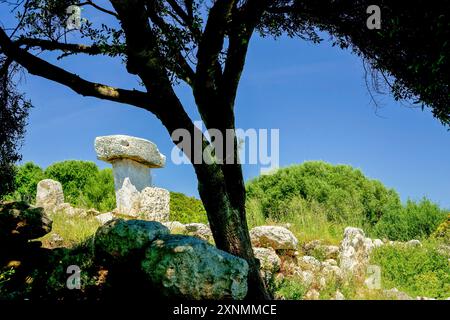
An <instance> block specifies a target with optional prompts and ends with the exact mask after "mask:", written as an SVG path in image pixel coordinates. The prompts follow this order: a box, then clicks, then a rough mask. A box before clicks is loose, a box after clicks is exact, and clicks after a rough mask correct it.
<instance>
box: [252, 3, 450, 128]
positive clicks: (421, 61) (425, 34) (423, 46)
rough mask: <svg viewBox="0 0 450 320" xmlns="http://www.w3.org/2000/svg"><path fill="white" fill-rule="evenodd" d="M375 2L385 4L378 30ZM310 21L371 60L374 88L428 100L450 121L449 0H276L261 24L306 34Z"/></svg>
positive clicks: (264, 28) (267, 30)
mask: <svg viewBox="0 0 450 320" xmlns="http://www.w3.org/2000/svg"><path fill="white" fill-rule="evenodd" d="M370 5H378V6H379V7H380V9H381V29H379V30H377V29H375V30H371V29H369V28H368V27H367V25H366V22H367V19H368V18H369V16H370V14H367V13H366V10H367V8H368V7H369V6H370ZM311 26H313V27H317V29H318V30H320V31H325V32H328V33H330V34H331V35H332V37H333V41H334V44H335V45H337V46H340V47H341V48H348V47H350V48H351V49H352V50H353V51H354V52H355V53H356V54H358V55H360V56H362V57H363V59H364V60H365V61H366V62H368V63H369V68H370V69H371V70H370V71H371V72H370V73H368V75H369V76H370V77H372V79H371V80H373V86H372V87H373V89H375V91H377V92H379V91H383V90H382V88H383V85H384V87H386V88H387V89H389V90H390V91H391V92H392V94H393V96H394V98H395V99H397V100H399V99H407V100H409V101H411V102H413V103H414V104H417V105H419V106H422V107H423V106H424V105H427V106H429V107H430V108H431V110H432V112H433V114H434V116H435V117H436V118H438V119H439V120H440V121H441V122H442V123H443V124H445V125H447V126H449V125H450V92H449V83H450V73H449V72H448V70H450V56H449V52H450V40H449V39H450V14H449V10H448V2H447V1H432V2H430V1H422V0H413V1H408V3H407V4H405V3H404V2H402V1H392V0H379V1H376V2H374V1H370V0H337V1H336V0H295V1H289V2H288V1H284V0H282V1H273V2H272V5H271V9H269V10H267V12H266V14H265V15H264V17H263V19H262V22H261V24H260V26H259V27H260V31H261V32H262V33H263V34H270V35H275V36H277V35H280V34H283V33H287V34H288V35H290V36H301V34H304V33H305V30H310V29H309V28H310V27H311ZM313 39H314V37H313ZM380 88H381V89H380Z"/></svg>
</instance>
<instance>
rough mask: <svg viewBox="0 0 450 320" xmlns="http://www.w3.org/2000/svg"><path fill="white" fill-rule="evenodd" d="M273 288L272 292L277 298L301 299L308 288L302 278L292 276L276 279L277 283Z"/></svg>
mask: <svg viewBox="0 0 450 320" xmlns="http://www.w3.org/2000/svg"><path fill="white" fill-rule="evenodd" d="M272 290H273V291H272V294H273V295H274V296H275V298H276V299H283V300H301V299H303V297H304V296H305V294H306V292H307V290H308V288H306V287H305V286H304V285H303V283H302V281H301V280H300V279H296V278H295V277H292V278H284V279H282V280H275V285H274V286H273V288H272Z"/></svg>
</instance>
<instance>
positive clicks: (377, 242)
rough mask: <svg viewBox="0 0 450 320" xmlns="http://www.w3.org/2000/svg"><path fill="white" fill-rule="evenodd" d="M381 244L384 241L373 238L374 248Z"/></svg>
mask: <svg viewBox="0 0 450 320" xmlns="http://www.w3.org/2000/svg"><path fill="white" fill-rule="evenodd" d="M383 245H384V242H383V241H382V240H380V239H374V240H373V246H374V247H375V248H379V247H381V246H383Z"/></svg>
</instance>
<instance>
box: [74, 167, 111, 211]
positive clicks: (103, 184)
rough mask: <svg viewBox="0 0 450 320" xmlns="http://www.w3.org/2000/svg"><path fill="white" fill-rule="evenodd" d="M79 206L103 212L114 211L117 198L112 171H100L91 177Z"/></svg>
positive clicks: (78, 202) (80, 198) (79, 200)
mask: <svg viewBox="0 0 450 320" xmlns="http://www.w3.org/2000/svg"><path fill="white" fill-rule="evenodd" d="M77 204H78V205H81V206H83V207H86V208H95V209H97V210H99V211H101V212H106V211H111V210H113V209H114V208H115V207H116V197H115V193H114V177H113V173H112V170H111V169H104V170H99V171H98V172H97V174H95V175H93V176H92V177H89V179H88V180H87V181H86V186H85V187H84V189H83V193H82V195H81V196H80V197H79V199H78V200H77Z"/></svg>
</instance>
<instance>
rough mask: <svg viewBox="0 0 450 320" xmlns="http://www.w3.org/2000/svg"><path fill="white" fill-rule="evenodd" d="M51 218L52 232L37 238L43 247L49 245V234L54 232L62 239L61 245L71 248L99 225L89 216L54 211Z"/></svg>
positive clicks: (81, 241)
mask: <svg viewBox="0 0 450 320" xmlns="http://www.w3.org/2000/svg"><path fill="white" fill-rule="evenodd" d="M52 220H53V225H52V232H51V233H49V234H47V235H45V236H44V237H42V238H41V239H39V240H40V241H42V244H43V246H44V247H51V236H52V234H53V233H56V234H58V235H59V236H61V237H62V238H63V239H64V243H63V245H62V246H64V247H67V248H72V247H74V246H77V245H79V244H81V243H83V242H85V241H86V240H87V239H89V238H90V237H92V236H93V235H94V234H95V232H96V231H97V229H98V227H99V226H100V223H99V222H98V221H97V220H96V219H95V217H91V216H88V217H80V216H73V217H68V216H67V215H65V214H59V213H55V214H54V215H53V216H52Z"/></svg>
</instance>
